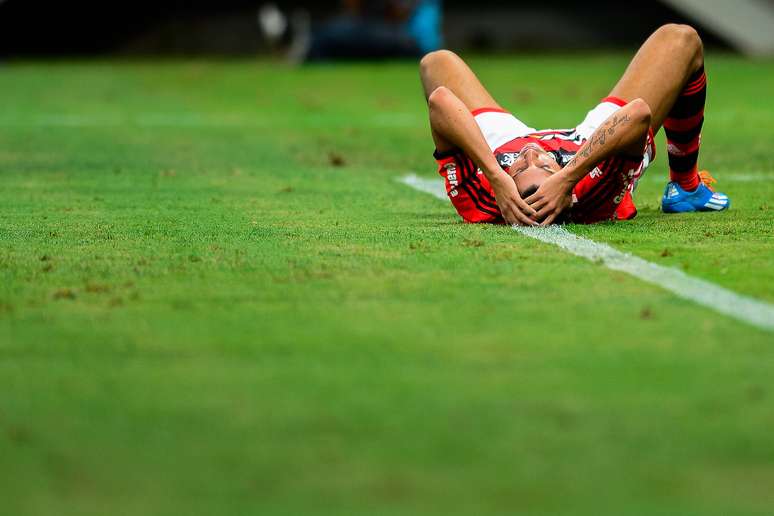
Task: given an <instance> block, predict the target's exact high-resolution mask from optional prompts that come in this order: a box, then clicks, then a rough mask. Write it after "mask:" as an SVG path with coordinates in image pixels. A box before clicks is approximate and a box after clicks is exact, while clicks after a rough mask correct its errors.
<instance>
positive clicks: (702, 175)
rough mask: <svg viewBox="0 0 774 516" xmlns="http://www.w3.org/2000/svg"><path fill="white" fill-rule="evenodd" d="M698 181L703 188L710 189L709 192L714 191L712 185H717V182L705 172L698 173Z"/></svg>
mask: <svg viewBox="0 0 774 516" xmlns="http://www.w3.org/2000/svg"><path fill="white" fill-rule="evenodd" d="M699 179H700V180H701V182H702V183H704V186H706V187H707V188H709V189H710V191H711V192H714V191H715V189H714V188H713V187H712V185H714V184H715V183H717V182H718V180H717V179H715V178H714V177H712V174H710V173H709V172H708V171H707V170H702V171H700V172H699Z"/></svg>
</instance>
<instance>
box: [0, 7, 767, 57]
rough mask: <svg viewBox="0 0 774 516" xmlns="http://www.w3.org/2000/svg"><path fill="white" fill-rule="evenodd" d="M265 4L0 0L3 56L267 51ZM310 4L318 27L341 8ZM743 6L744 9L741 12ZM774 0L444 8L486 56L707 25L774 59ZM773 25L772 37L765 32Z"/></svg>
mask: <svg viewBox="0 0 774 516" xmlns="http://www.w3.org/2000/svg"><path fill="white" fill-rule="evenodd" d="M262 3H263V1H262V0H257V1H256V0H253V1H247V0H187V1H184V0H157V1H149V0H136V1H131V2H84V1H79V0H72V1H69V2H62V1H50V0H5V1H0V55H2V56H5V57H9V56H17V57H24V56H27V57H33V56H62V55H115V54H118V55H254V54H257V53H262V52H266V51H268V46H267V44H266V42H265V41H264V39H263V37H262V35H261V33H260V31H259V29H258V24H257V13H258V10H259V8H260V6H261V5H262ZM275 3H277V4H279V5H280V6H281V7H282V8H283V9H286V10H292V9H294V8H297V7H300V6H303V7H305V8H307V9H308V10H309V12H310V14H311V16H312V19H313V20H321V19H324V18H325V17H326V16H328V15H330V14H331V13H332V12H335V11H336V9H337V7H338V5H339V2H338V1H336V0H328V1H322V2H304V1H301V0H297V1H293V0H287V1H282V0H279V1H275ZM740 6H742V7H740ZM772 13H774V0H733V1H731V0H663V1H659V2H640V3H638V4H637V5H636V9H635V8H634V7H633V6H632V5H631V4H629V3H626V2H620V0H618V1H615V0H598V1H594V0H590V1H587V2H577V1H568V0H553V1H550V2H544V3H542V4H541V3H539V2H520V1H502V0H480V1H478V2H476V3H475V4H471V3H470V2H468V1H463V0H445V1H444V16H445V20H444V34H445V38H446V45H447V46H449V47H451V48H455V49H472V50H484V51H503V52H505V51H509V52H510V51H526V50H535V49H543V50H554V49H556V50H563V51H566V50H573V49H578V50H585V49H589V48H610V47H626V48H631V47H633V46H636V45H638V44H639V43H641V41H642V40H643V38H645V37H646V36H647V35H648V34H649V33H650V32H651V31H652V30H653V29H654V28H656V27H658V26H659V25H661V24H662V23H666V22H683V23H692V24H694V25H696V26H698V27H699V29H700V30H701V32H702V36H703V37H704V40H705V43H706V44H707V45H708V46H715V47H723V48H729V49H735V50H739V51H742V52H745V53H748V54H753V55H772V54H774V43H772V38H774V36H773V35H772V34H774V31H772V30H771V28H772V27H774V24H773V23H772V22H771V21H770V20H772V19H774V14H772ZM762 24H763V25H765V24H768V26H767V27H766V30H763V29H761V28H760V27H761V25H762Z"/></svg>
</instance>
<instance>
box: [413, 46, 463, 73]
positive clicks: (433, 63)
mask: <svg viewBox="0 0 774 516" xmlns="http://www.w3.org/2000/svg"><path fill="white" fill-rule="evenodd" d="M455 59H459V58H458V57H457V54H455V53H454V52H452V51H451V50H435V51H433V52H430V53H428V54H425V56H424V57H423V58H422V60H421V61H419V68H420V70H421V71H422V73H423V74H427V73H430V72H431V71H432V70H433V69H435V68H437V67H442V66H445V65H447V64H449V63H451V62H452V61H454V60H455Z"/></svg>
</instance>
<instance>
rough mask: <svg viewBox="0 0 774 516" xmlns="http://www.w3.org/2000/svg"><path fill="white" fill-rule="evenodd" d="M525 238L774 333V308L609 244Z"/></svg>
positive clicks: (428, 186)
mask: <svg viewBox="0 0 774 516" xmlns="http://www.w3.org/2000/svg"><path fill="white" fill-rule="evenodd" d="M401 182H403V183H405V184H407V185H409V186H410V187H412V188H414V189H416V190H419V191H421V192H425V193H429V194H430V195H432V196H434V197H436V198H438V199H442V200H448V197H447V196H446V190H445V189H444V185H443V182H441V181H439V180H431V179H424V178H421V177H417V176H415V175H409V176H405V177H403V178H401ZM513 230H514V231H516V232H518V233H521V234H522V235H525V236H528V237H530V238H534V239H536V240H540V241H541V242H545V243H547V244H553V245H556V246H558V247H560V248H562V249H564V250H565V251H567V252H569V253H572V254H574V255H575V256H580V257H582V258H586V259H587V260H591V261H593V262H598V263H601V264H603V265H604V266H605V267H607V268H608V269H612V270H614V271H621V272H625V273H627V274H630V275H632V276H634V277H635V278H638V279H641V280H643V281H645V282H647V283H652V284H654V285H656V286H659V287H661V288H663V289H664V290H667V291H669V292H672V293H673V294H675V295H677V296H678V297H681V298H683V299H688V300H690V301H693V302H694V303H697V304H699V305H702V306H706V307H707V308H710V309H712V310H714V311H716V312H719V313H721V314H725V315H727V316H729V317H733V318H734V319H738V320H740V321H743V322H746V323H748V324H751V325H753V326H755V327H757V328H761V329H763V330H769V331H774V305H771V304H769V303H766V302H764V301H759V300H757V299H753V298H750V297H747V296H743V295H741V294H737V293H736V292H733V291H731V290H728V289H726V288H723V287H721V286H718V285H715V284H714V283H710V282H709V281H706V280H702V279H699V278H694V277H693V276H689V275H688V274H686V273H684V272H683V271H681V270H679V269H675V268H673V267H664V266H663V265H656V264H655V263H651V262H649V261H647V260H643V259H642V258H638V257H637V256H633V255H631V254H629V253H624V252H621V251H618V250H616V249H614V248H612V247H610V246H609V245H607V244H600V243H598V242H594V241H593V240H589V239H588V238H584V237H580V236H578V235H575V234H573V233H570V232H569V231H567V230H566V229H564V228H563V227H561V226H550V227H547V228H529V227H521V226H513Z"/></svg>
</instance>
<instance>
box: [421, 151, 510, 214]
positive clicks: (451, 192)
mask: <svg viewBox="0 0 774 516" xmlns="http://www.w3.org/2000/svg"><path fill="white" fill-rule="evenodd" d="M433 156H434V157H435V160H436V162H437V163H438V174H440V176H441V177H443V179H444V183H445V185H446V194H447V195H448V196H449V200H450V201H451V203H452V205H454V207H455V208H456V210H457V213H459V214H460V216H461V217H462V218H463V219H464V220H465V222H471V223H492V224H499V223H502V222H503V219H502V215H501V214H500V208H498V207H497V202H496V201H495V197H494V192H493V191H492V188H491V186H490V185H489V181H487V179H486V177H485V176H484V175H483V173H481V172H480V171H479V170H478V167H477V166H476V164H475V163H474V162H473V160H471V159H470V158H469V157H468V156H466V155H465V153H463V152H462V151H460V150H452V151H448V152H439V151H435V153H434V154H433Z"/></svg>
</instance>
